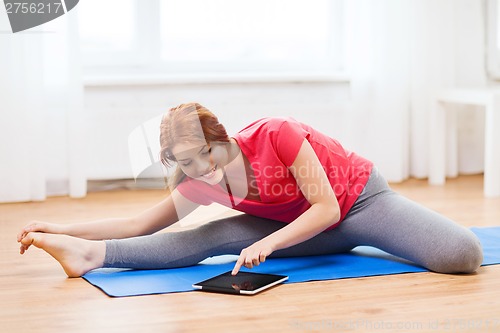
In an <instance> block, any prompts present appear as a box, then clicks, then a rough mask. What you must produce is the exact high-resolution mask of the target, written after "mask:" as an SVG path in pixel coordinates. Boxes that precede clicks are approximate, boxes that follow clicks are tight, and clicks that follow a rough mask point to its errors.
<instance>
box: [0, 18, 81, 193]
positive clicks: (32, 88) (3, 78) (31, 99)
mask: <svg viewBox="0 0 500 333" xmlns="http://www.w3.org/2000/svg"><path fill="white" fill-rule="evenodd" d="M77 30H78V25H77V16H76V11H75V10H74V11H71V12H68V13H67V14H66V15H64V16H62V17H60V18H58V19H56V20H54V21H51V22H49V23H46V24H45V25H43V26H40V27H36V28H33V29H30V30H28V31H26V32H20V33H16V34H12V33H10V25H9V21H8V18H7V15H6V13H5V11H2V10H0V31H1V32H2V33H0V142H1V144H0V202H16V201H39V200H44V199H45V198H46V196H47V180H48V177H47V175H49V178H50V177H53V178H54V177H55V178H60V179H65V180H66V182H65V190H64V192H66V193H67V194H70V195H71V196H73V197H81V196H83V195H85V193H86V180H85V177H84V164H83V163H82V160H83V159H84V158H85V151H84V136H83V135H84V134H85V133H84V128H82V127H81V124H83V122H82V121H81V119H82V117H83V114H82V112H83V85H82V81H81V73H80V68H81V67H80V61H79V52H78V31H77ZM56 119H57V121H55V120H56ZM53 133H62V134H61V136H60V137H58V139H59V140H58V141H59V142H58V143H57V145H58V146H59V147H63V149H62V150H63V153H62V154H55V155H54V152H55V150H54V149H53V146H54V145H53V143H54V142H53V140H54V135H52V134H53ZM60 141H63V142H60ZM54 166H57V168H54ZM54 169H55V170H54ZM54 173H56V175H55V176H54ZM59 191H60V190H59Z"/></svg>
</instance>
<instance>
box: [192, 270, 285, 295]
mask: <svg viewBox="0 0 500 333" xmlns="http://www.w3.org/2000/svg"><path fill="white" fill-rule="evenodd" d="M287 279H288V276H284V275H275V274H261V273H251V272H239V273H238V274H236V275H234V276H233V275H231V271H229V272H226V273H224V274H221V275H218V276H216V277H213V278H211V279H208V280H205V281H202V282H199V283H196V284H194V285H193V288H195V289H201V290H206V291H213V292H222V293H231V294H249V295H253V294H256V293H258V292H261V291H262V290H265V289H267V288H270V287H272V286H274V285H276V284H278V283H281V282H284V281H286V280H287Z"/></svg>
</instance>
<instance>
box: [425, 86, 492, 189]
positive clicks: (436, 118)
mask: <svg viewBox="0 0 500 333" xmlns="http://www.w3.org/2000/svg"><path fill="white" fill-rule="evenodd" d="M447 103H457V104H469V105H480V106H483V107H484V110H485V131H484V132H485V133H484V135H485V152H484V153H485V154H484V195H485V196H486V197H500V88H471V89H467V88H455V89H449V90H445V91H442V92H441V93H439V94H438V96H437V97H436V101H435V105H434V106H435V110H434V111H433V112H432V113H431V119H430V120H431V122H430V123H431V126H430V150H429V152H430V156H429V183H430V184H433V185H442V184H444V183H445V180H446V174H448V175H452V176H453V175H455V176H456V175H457V174H458V166H457V133H456V132H457V121H456V113H455V112H454V111H453V108H447V107H446V106H447Z"/></svg>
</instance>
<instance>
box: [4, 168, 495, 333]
mask: <svg viewBox="0 0 500 333" xmlns="http://www.w3.org/2000/svg"><path fill="white" fill-rule="evenodd" d="M393 187H394V188H395V189H397V190H398V191H400V192H402V193H403V194H405V195H407V196H409V197H410V198H412V199H414V200H416V201H419V202H421V203H423V204H425V205H427V206H429V207H431V208H433V209H435V210H437V211H439V212H441V213H444V214H446V215H448V216H450V217H452V218H453V219H455V220H456V221H458V222H459V223H460V224H463V225H465V226H495V225H500V199H484V198H483V196H482V178H481V177H480V176H466V177H465V176H462V177H460V178H459V179H454V180H449V181H448V182H447V183H446V186H443V187H431V186H428V185H427V183H426V182H425V181H419V180H410V181H407V182H405V183H403V184H398V185H393ZM164 195H165V194H164V193H162V192H160V191H152V190H149V191H138V190H133V191H131V190H128V191H127V190H122V191H112V192H109V191H108V192H100V193H92V194H90V195H89V196H88V197H87V198H85V199H79V200H76V199H69V198H51V199H49V200H47V201H46V202H43V203H25V204H4V205H0V228H1V232H0V244H1V245H0V246H1V248H0V250H1V252H0V253H1V254H0V265H1V269H0V332H5V333H10V332H28V331H29V332H37V333H44V332H50V333H54V332H71V333H74V332H86V333H88V332H107V333H111V332H134V333H137V332H203V333H207V332H218V333H220V332H312V331H324V332H344V331H358V332H405V331H408V332H500V265H497V266H489V267H482V268H480V270H479V271H478V272H477V273H476V274H474V275H442V274H435V273H414V274H402V275H393V276H382V277H370V278H357V279H344V280H334V281H324V282H308V283H297V284H288V285H282V286H279V287H278V288H275V289H272V290H270V291H267V292H264V293H262V294H260V295H257V296H253V297H239V296H230V295H219V294H210V293H202V292H188V293H176V294H166V295H152V296H139V297H126V298H110V297H108V296H106V295H105V294H104V293H102V292H101V291H100V290H98V289H97V288H95V287H93V286H91V285H90V284H88V283H87V282H86V281H84V280H83V279H80V278H77V279H68V278H66V276H65V274H64V272H63V270H62V269H61V267H60V266H59V265H58V263H57V262H56V261H55V260H53V259H52V258H51V257H50V256H49V255H47V254H46V253H45V252H43V251H40V250H38V249H30V250H29V251H28V253H27V254H25V255H24V256H20V255H19V254H18V244H17V243H16V233H17V231H18V229H19V228H20V227H21V226H23V225H24V224H25V223H27V222H28V221H29V220H31V219H39V220H47V221H52V222H57V223H74V222H79V221H84V220H88V219H94V218H100V217H111V216H122V215H128V214H134V213H137V212H139V211H140V210H142V209H144V208H147V207H149V206H150V205H151V204H153V203H156V202H157V201H159V200H160V199H161V198H162V196H164Z"/></svg>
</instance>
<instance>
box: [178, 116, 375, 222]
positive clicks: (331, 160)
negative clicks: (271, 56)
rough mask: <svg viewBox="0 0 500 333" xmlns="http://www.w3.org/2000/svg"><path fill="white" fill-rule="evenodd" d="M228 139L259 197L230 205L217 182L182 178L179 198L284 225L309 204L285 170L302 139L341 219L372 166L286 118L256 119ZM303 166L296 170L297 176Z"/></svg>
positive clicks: (291, 176) (335, 141)
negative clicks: (250, 174) (247, 166)
mask: <svg viewBox="0 0 500 333" xmlns="http://www.w3.org/2000/svg"><path fill="white" fill-rule="evenodd" d="M234 139H235V140H236V141H237V142H238V145H239V146H240V148H241V150H242V152H243V154H244V155H245V156H246V158H247V159H248V161H249V162H250V164H251V166H252V168H253V171H254V176H255V181H256V185H257V188H258V193H259V195H260V201H254V200H247V199H245V198H238V199H237V200H232V201H233V202H235V203H236V204H235V205H234V206H233V205H232V204H231V203H230V202H231V201H229V199H228V193H227V191H225V190H223V189H222V187H221V186H219V185H213V186H212V185H209V184H207V183H205V182H203V181H199V180H196V179H192V178H188V177H186V179H185V180H184V181H183V182H182V183H181V184H179V186H178V187H177V189H178V190H179V192H180V193H181V194H182V195H183V196H185V197H186V198H188V199H189V200H191V201H193V202H196V203H198V204H201V205H209V204H211V203H213V202H217V203H220V204H223V205H226V206H233V207H232V208H234V209H236V210H239V211H241V212H244V213H247V214H250V215H255V216H259V217H264V218H268V219H272V220H277V221H281V222H286V223H290V222H292V221H294V220H295V219H296V218H297V217H299V216H300V215H301V214H302V213H304V212H305V211H306V210H307V209H308V208H309V207H311V204H310V203H309V202H308V201H307V200H306V198H305V197H304V196H303V194H302V192H301V191H300V189H299V187H298V185H297V182H296V180H295V178H294V177H293V175H292V173H291V172H290V171H289V170H288V167H290V166H291V165H292V164H293V162H294V161H295V158H296V157H297V154H298V152H299V149H300V147H301V146H302V143H303V142H304V139H306V140H307V141H309V143H310V144H311V146H312V148H313V149H314V151H315V152H316V155H317V156H318V158H319V160H320V162H321V164H322V166H323V169H324V170H325V172H326V175H327V177H328V179H329V181H330V185H331V186H332V189H333V191H334V192H335V195H336V197H337V200H338V202H339V206H340V213H341V216H340V221H342V220H343V219H344V217H345V216H346V214H347V213H348V212H349V209H351V207H352V205H353V204H354V202H355V201H356V199H357V198H358V196H359V195H360V194H361V192H362V191H363V188H364V186H365V184H366V182H367V181H368V178H369V176H370V172H371V169H372V165H373V164H372V162H370V161H368V160H366V159H365V158H363V157H361V156H359V155H356V154H355V153H353V152H349V151H347V150H345V149H344V148H343V147H342V146H341V145H340V143H339V142H338V141H337V140H335V139H332V138H330V137H329V136H327V135H325V134H323V133H321V132H319V131H317V130H315V129H313V128H312V127H310V126H308V125H306V124H303V123H300V122H298V121H296V120H295V119H293V118H288V117H287V118H263V119H260V120H257V121H255V122H254V123H252V124H250V125H248V126H247V127H245V128H244V129H242V130H241V131H240V132H238V133H237V134H236V135H235V136H234ZM305 170H306V169H304V170H297V171H298V173H299V176H300V172H301V171H303V172H305ZM310 190H311V189H310ZM318 190H321V189H318ZM340 221H339V222H340ZM337 225H338V224H335V225H334V226H332V227H330V228H328V229H332V228H334V227H335V226H337Z"/></svg>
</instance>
